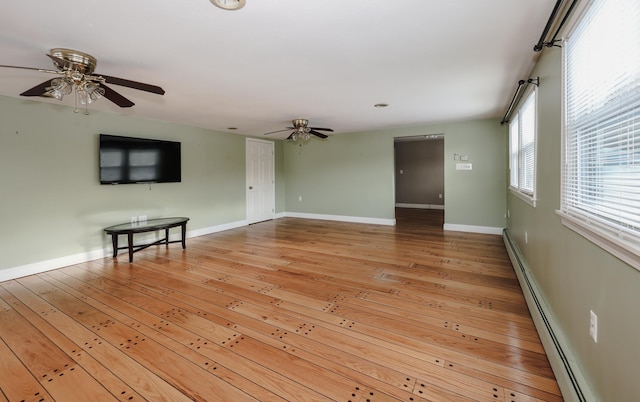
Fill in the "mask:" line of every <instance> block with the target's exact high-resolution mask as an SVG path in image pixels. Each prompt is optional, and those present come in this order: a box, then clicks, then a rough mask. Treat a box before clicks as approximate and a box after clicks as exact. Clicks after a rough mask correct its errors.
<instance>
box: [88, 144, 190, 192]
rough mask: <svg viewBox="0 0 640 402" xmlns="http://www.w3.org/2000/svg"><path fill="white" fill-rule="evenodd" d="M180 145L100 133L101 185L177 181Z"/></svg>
mask: <svg viewBox="0 0 640 402" xmlns="http://www.w3.org/2000/svg"><path fill="white" fill-rule="evenodd" d="M181 178H182V175H181V159H180V143H179V142H174V141H164V140H153V139H148V138H134V137H121V136H117V135H109V134H100V184H131V183H176V182H180V181H181Z"/></svg>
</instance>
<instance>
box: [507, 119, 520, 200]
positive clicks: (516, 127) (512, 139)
mask: <svg viewBox="0 0 640 402" xmlns="http://www.w3.org/2000/svg"><path fill="white" fill-rule="evenodd" d="M519 136H520V119H519V118H518V115H517V114H516V115H515V117H514V118H513V119H512V120H511V122H509V144H510V145H509V148H510V150H511V152H510V159H509V169H510V174H509V177H510V180H509V184H510V185H511V187H513V188H518V161H519V157H518V155H519V153H518V144H520V139H519Z"/></svg>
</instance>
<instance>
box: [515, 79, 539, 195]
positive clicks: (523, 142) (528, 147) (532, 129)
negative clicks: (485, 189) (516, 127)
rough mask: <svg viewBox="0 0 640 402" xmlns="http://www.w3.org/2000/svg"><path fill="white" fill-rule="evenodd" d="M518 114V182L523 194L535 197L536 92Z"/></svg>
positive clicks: (533, 92)
mask: <svg viewBox="0 0 640 402" xmlns="http://www.w3.org/2000/svg"><path fill="white" fill-rule="evenodd" d="M518 114H519V115H520V163H519V169H518V175H519V177H518V182H519V184H520V190H521V191H522V192H524V193H525V194H528V195H531V196H533V188H534V182H535V158H536V144H535V141H536V91H532V92H531V94H530V95H529V97H528V98H527V100H526V101H525V103H524V104H523V105H522V109H520V112H519V113H518Z"/></svg>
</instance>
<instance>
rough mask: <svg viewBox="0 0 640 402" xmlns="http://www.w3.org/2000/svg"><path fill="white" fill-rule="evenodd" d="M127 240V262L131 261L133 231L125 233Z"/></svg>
mask: <svg viewBox="0 0 640 402" xmlns="http://www.w3.org/2000/svg"><path fill="white" fill-rule="evenodd" d="M127 240H129V262H133V233H127Z"/></svg>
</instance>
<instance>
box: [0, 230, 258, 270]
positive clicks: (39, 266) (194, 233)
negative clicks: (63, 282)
mask: <svg viewBox="0 0 640 402" xmlns="http://www.w3.org/2000/svg"><path fill="white" fill-rule="evenodd" d="M242 226H247V221H246V220H242V221H237V222H230V223H224V224H222V225H216V226H210V227H206V228H202V229H196V230H190V231H187V233H186V236H187V239H189V238H191V237H198V236H204V235H208V234H211V233H216V232H222V231H224V230H229V229H235V228H239V227H242ZM179 239H180V234H179V233H173V234H171V235H169V240H179ZM110 241H111V240H110V239H109V242H110ZM112 254H113V249H112V248H111V247H108V248H104V249H96V250H92V251H88V252H86V253H80V254H74V255H69V256H65V257H60V258H54V259H51V260H46V261H39V262H34V263H31V264H26V265H22V266H18V267H13V268H7V269H2V270H0V282H2V281H8V280H11V279H16V278H21V277H23V276H28V275H35V274H39V273H42V272H46V271H51V270H54V269H58V268H62V267H67V266H69V265H74V264H81V263H83V262H87V261H91V260H97V259H100V258H105V257H108V256H111V255H112Z"/></svg>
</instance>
